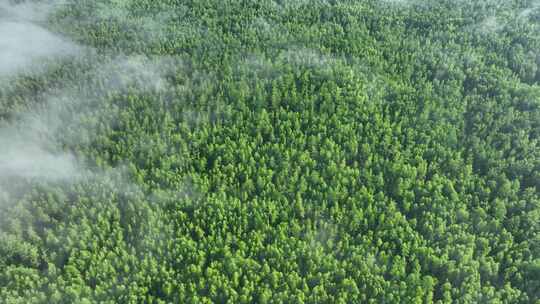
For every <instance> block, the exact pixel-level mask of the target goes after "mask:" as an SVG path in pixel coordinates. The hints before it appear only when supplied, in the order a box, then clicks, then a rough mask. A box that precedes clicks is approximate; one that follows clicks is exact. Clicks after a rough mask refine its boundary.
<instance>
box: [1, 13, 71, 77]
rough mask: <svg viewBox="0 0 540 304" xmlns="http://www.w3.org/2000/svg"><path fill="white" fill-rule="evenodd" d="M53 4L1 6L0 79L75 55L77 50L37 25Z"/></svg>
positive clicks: (33, 70) (68, 42) (30, 71)
mask: <svg viewBox="0 0 540 304" xmlns="http://www.w3.org/2000/svg"><path fill="white" fill-rule="evenodd" d="M55 7H56V6H55V5H54V4H52V3H41V4H27V3H24V4H18V5H9V4H6V3H0V77H6V76H14V75H17V74H19V73H32V72H35V71H38V70H39V69H40V68H42V65H43V63H44V62H49V61H50V60H57V59H60V58H62V57H65V56H70V55H74V54H77V53H78V51H79V50H80V47H79V46H77V45H76V44H74V43H73V42H70V41H69V40H67V39H66V38H64V37H61V36H59V35H57V34H54V33H52V32H51V31H49V30H48V29H46V28H45V27H43V26H41V25H40V21H42V20H44V19H45V18H46V16H47V15H48V14H50V13H51V12H52V11H53V10H54V8H55Z"/></svg>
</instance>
